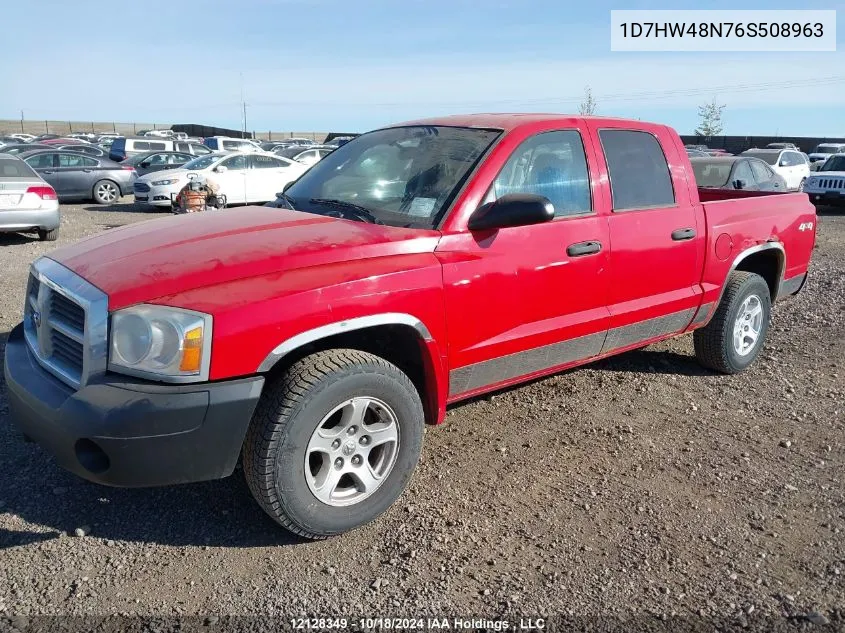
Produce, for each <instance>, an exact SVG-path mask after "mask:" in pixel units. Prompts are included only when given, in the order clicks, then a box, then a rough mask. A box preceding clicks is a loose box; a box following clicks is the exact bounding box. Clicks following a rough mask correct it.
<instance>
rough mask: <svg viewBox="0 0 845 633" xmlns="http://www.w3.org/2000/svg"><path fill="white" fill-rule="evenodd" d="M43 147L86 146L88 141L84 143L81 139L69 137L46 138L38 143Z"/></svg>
mask: <svg viewBox="0 0 845 633" xmlns="http://www.w3.org/2000/svg"><path fill="white" fill-rule="evenodd" d="M38 142H39V143H41V144H42V145H74V144H78V145H83V144H86V143H87V141H83V140H82V139H80V138H71V137H69V136H57V137H56V138H45V139H42V140H40V141H38Z"/></svg>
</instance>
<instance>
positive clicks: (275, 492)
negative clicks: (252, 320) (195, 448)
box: [243, 349, 425, 539]
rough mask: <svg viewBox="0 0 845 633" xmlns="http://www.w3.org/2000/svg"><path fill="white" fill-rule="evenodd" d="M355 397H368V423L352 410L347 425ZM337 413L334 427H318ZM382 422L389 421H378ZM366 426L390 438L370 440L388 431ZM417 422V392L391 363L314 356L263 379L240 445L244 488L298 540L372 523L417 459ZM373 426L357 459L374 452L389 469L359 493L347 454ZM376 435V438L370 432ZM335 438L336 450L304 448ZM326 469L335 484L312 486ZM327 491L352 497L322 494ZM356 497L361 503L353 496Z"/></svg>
mask: <svg viewBox="0 0 845 633" xmlns="http://www.w3.org/2000/svg"><path fill="white" fill-rule="evenodd" d="M350 403H352V404H350ZM356 403H357V404H356ZM362 403H369V404H366V406H365V408H364V410H365V413H366V415H367V416H370V417H367V418H360V419H361V420H369V422H363V421H362V422H361V423H360V425H355V424H354V421H355V416H354V415H353V414H352V413H350V414H349V417H350V419H351V420H352V423H348V421H347V423H346V425H344V424H345V422H344V421H345V420H346V417H345V416H346V415H347V412H348V411H349V412H354V410H356V409H355V407H356V406H358V407H364V405H362ZM374 415H377V416H379V417H378V418H377V419H376V418H374V417H372V416H374ZM382 416H384V417H383V418H382ZM391 416H392V417H391ZM336 419H339V422H338V423H337V426H335V427H333V428H327V427H326V426H325V425H328V424H331V423H332V421H333V420H336ZM383 419H390V420H392V422H389V423H384V424H382V420H383ZM327 420H328V422H327ZM374 423H377V424H378V425H380V426H384V427H385V429H387V428H390V425H394V426H395V427H396V441H395V445H393V444H389V443H384V444H379V445H376V444H377V441H381V440H383V439H384V437H386V436H379V435H378V433H379V432H380V431H379V430H373V431H370V430H368V429H376V426H373V424H374ZM424 424H425V420H424V415H423V407H422V403H421V401H420V396H419V393H418V392H417V390H416V388H415V387H414V385H413V383H412V382H411V380H410V379H409V378H408V377H407V376H406V375H405V374H404V373H402V372H401V371H400V370H399V369H398V368H397V367H396V366H395V365H393V364H391V363H389V362H387V361H386V360H384V359H383V358H380V357H378V356H374V355H373V354H368V353H365V352H360V351H357V350H351V349H336V350H329V351H324V352H318V353H315V354H312V355H311V356H307V357H305V358H303V359H302V360H300V361H298V362H296V363H295V364H294V365H292V366H291V367H290V369H289V370H288V371H287V372H286V373H285V374H284V375H282V376H280V377H279V378H278V379H277V380H276V381H274V382H272V383H269V384H268V386H266V387H265V389H264V392H263V393H262V395H261V399H260V400H259V403H258V406H257V407H256V411H255V414H254V415H253V419H252V422H251V424H250V427H249V430H248V431H247V435H246V439H245V441H244V446H243V467H244V474H245V476H246V481H247V485H248V486H249V489H250V491H251V492H252V495H253V497H255V499H256V501H258V504H259V505H260V506H261V507H262V508H263V509H264V511H265V512H266V513H267V514H269V515H270V517H272V518H273V520H275V521H276V522H277V523H278V524H279V525H281V526H282V527H284V528H286V529H287V530H289V531H291V532H293V533H295V534H297V535H299V536H301V537H304V538H308V539H323V538H327V537H329V536H333V535H336V534H341V533H343V532H347V531H349V530H352V529H355V528H358V527H360V526H362V525H365V524H367V523H369V522H370V521H373V520H374V519H375V518H376V517H378V516H379V515H381V514H382V513H383V512H384V511H385V510H387V509H388V508H389V507H390V506H391V505H392V504H393V502H394V501H396V499H398V498H399V496H400V495H401V494H402V491H403V490H404V489H405V487H406V486H407V484H408V481H409V480H410V478H411V474H412V473H413V470H414V468H415V467H416V465H417V462H418V461H419V456H420V451H421V449H422V437H423V427H424ZM350 426H354V427H355V429H356V430H357V432H358V433H359V436H349V433H351V432H352V430H353V429H350V428H349V427H350ZM318 427H321V431H325V432H326V433H329V434H331V433H335V432H337V433H339V435H337V436H335V435H330V437H329V439H326V440H323V439H322V437H323V436H319V437H318V432H317V429H318ZM371 432H372V433H373V435H372V436H371V437H370V436H368V438H369V439H368V440H367V442H366V443H367V444H372V445H371V447H370V448H369V454H368V455H367V456H365V457H363V460H364V462H363V464H362V463H361V462H360V461H359V465H360V466H361V468H362V469H363V468H367V465H368V464H369V463H370V460H371V459H372V458H373V457H374V456H375V457H376V465H375V467H374V470H377V469H378V468H384V467H386V466H385V465H386V464H387V461H385V460H388V459H392V466H390V467H389V469H388V470H386V471H383V472H382V478H381V479H380V483H374V485H373V487H372V489H371V491H370V492H366V490H364V491H363V492H362V491H361V490H360V488H359V487H358V485H357V483H358V481H359V480H358V479H356V477H357V476H358V473H361V474H364V471H363V470H358V471H356V470H353V469H354V468H357V466H354V460H355V459H356V458H357V459H358V460H361V459H362V455H366V453H364V452H362V453H361V454H359V453H358V452H357V451H359V450H360V451H366V450H367V448H366V445H365V444H364V442H365V438H364V434H366V433H371ZM350 437H351V438H352V439H350ZM377 437H381V440H374V439H372V438H377ZM315 438H318V439H316V440H315ZM332 438H335V439H332ZM356 438H357V442H359V443H356ZM338 440H339V443H338V446H337V447H336V448H335V444H334V443H332V444H331V446H329V445H328V444H326V445H325V447H326V452H321V451H320V450H314V449H313V448H312V446H313V442H315V441H325V442H329V441H333V442H338ZM362 447H363V448H362ZM385 456H387V457H385ZM339 458H340V459H341V460H343V468H342V469H339V468H337V466H338V461H337V460H338V459H339ZM381 458H384V460H383V459H381ZM332 467H335V468H334V470H333V469H332ZM335 471H337V474H336V473H335ZM315 472H316V474H315ZM366 472H371V471H370V470H367V471H366ZM325 473H329V475H330V476H337V477H340V479H339V481H338V483H337V484H336V488H335V487H334V485H331V486H325V487H324V490H323V492H320V491H319V490H317V489H316V483H317V481H318V480H319V478H320V477H321V476H322V475H324V474H325ZM339 473H345V474H342V475H340V474H339ZM341 484H344V486H345V487H344V486H341ZM350 484H355V485H354V486H350ZM325 490H328V491H329V493H333V491H336V493H337V495H341V494H346V495H350V496H347V497H345V498H343V499H332V498H329V499H328V501H326V498H325V495H326V492H325ZM320 494H322V495H324V497H323V498H321V497H320V496H318V495H320ZM355 495H358V497H360V500H357V501H356V500H355V498H356V497H355ZM363 495H369V496H363ZM337 504H343V505H337Z"/></svg>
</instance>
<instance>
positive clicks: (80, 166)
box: [58, 153, 100, 198]
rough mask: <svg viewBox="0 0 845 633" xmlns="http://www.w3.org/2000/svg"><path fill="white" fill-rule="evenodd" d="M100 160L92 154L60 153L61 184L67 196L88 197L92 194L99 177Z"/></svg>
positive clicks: (59, 172) (59, 171) (59, 170)
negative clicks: (91, 155)
mask: <svg viewBox="0 0 845 633" xmlns="http://www.w3.org/2000/svg"><path fill="white" fill-rule="evenodd" d="M98 168H99V162H98V161H97V159H96V158H91V157H90V156H80V155H79V154H65V153H61V154H59V166H58V174H59V186H60V187H61V188H62V191H63V192H64V194H65V196H67V197H73V198H86V197H89V196H90V195H91V191H92V189H93V187H94V182H95V181H96V180H97V179H98V176H99V175H100V174H99V170H98Z"/></svg>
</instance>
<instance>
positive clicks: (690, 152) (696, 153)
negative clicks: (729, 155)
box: [687, 148, 710, 158]
mask: <svg viewBox="0 0 845 633" xmlns="http://www.w3.org/2000/svg"><path fill="white" fill-rule="evenodd" d="M687 156H689V157H690V158H707V157H708V156H710V154H708V153H707V152H702V151H701V150H700V149H689V148H687Z"/></svg>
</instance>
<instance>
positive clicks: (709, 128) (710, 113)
mask: <svg viewBox="0 0 845 633" xmlns="http://www.w3.org/2000/svg"><path fill="white" fill-rule="evenodd" d="M724 109H725V106H724V105H719V104H718V103H716V99H715V98H714V99H713V101H711V102H710V103H705V104H704V105H703V106H698V116H699V117H701V123H700V124H699V125H698V127H697V128H695V134H697V135H698V136H704V137H706V138H709V137H711V136H718V135H719V134H721V133H722V129H723V127H722V110H724Z"/></svg>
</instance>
